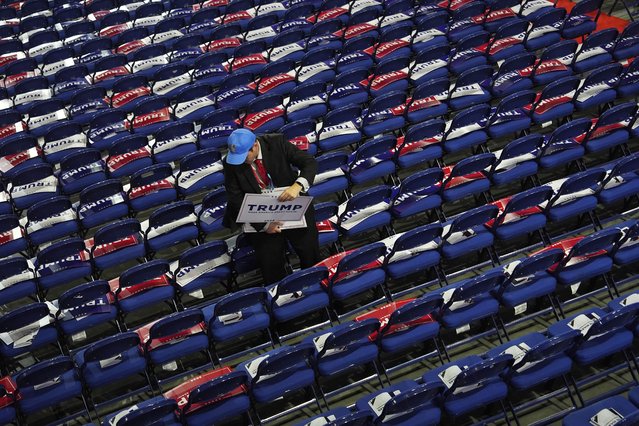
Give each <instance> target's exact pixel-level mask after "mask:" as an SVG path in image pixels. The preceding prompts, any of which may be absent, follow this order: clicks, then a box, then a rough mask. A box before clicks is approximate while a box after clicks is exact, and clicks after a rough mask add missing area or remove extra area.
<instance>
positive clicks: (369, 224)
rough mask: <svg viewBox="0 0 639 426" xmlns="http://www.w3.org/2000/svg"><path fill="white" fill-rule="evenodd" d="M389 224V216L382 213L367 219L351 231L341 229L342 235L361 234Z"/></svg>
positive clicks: (385, 212) (386, 213)
mask: <svg viewBox="0 0 639 426" xmlns="http://www.w3.org/2000/svg"><path fill="white" fill-rule="evenodd" d="M390 222H391V215H390V213H389V212H387V211H382V212H378V213H375V214H373V215H371V216H370V217H367V218H366V219H364V220H363V221H361V222H360V223H358V224H357V225H355V226H353V227H352V228H351V229H342V233H343V234H344V235H346V236H350V235H355V234H359V233H361V232H366V231H371V230H374V229H377V228H381V227H383V226H384V225H388V224H390Z"/></svg>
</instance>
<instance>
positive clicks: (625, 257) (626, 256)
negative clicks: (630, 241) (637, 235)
mask: <svg viewBox="0 0 639 426" xmlns="http://www.w3.org/2000/svg"><path fill="white" fill-rule="evenodd" d="M637 260H639V244H635V245H631V246H628V247H622V248H620V249H619V250H617V252H616V253H615V263H616V264H617V265H627V264H629V263H633V262H636V261H637Z"/></svg>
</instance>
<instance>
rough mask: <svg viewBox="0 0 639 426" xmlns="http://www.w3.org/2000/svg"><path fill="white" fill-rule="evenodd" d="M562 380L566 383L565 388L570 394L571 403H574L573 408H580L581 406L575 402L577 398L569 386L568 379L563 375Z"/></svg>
mask: <svg viewBox="0 0 639 426" xmlns="http://www.w3.org/2000/svg"><path fill="white" fill-rule="evenodd" d="M561 380H562V381H563V382H564V387H565V388H566V392H568V397H569V398H570V401H571V402H572V406H573V407H575V408H578V407H579V406H578V405H577V401H575V397H574V396H573V394H572V391H571V390H570V385H569V384H568V379H566V375H565V374H562V375H561Z"/></svg>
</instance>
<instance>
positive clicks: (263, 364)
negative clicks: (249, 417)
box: [237, 343, 322, 418]
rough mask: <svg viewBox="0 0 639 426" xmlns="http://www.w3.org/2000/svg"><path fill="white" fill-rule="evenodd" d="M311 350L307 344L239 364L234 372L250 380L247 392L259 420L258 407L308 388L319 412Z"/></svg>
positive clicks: (282, 348) (283, 348)
mask: <svg viewBox="0 0 639 426" xmlns="http://www.w3.org/2000/svg"><path fill="white" fill-rule="evenodd" d="M314 351H315V348H314V347H313V345H310V344H303V343H301V344H298V345H295V346H282V347H280V348H277V349H274V350H271V351H269V352H267V353H266V354H264V355H261V356H259V357H257V358H254V359H251V360H249V361H245V362H243V363H242V364H240V365H238V367H237V370H238V371H244V372H245V373H246V374H247V376H248V377H249V393H250V395H251V396H252V400H253V408H254V411H255V414H256V415H257V417H258V418H259V408H260V406H261V405H264V404H269V403H272V401H274V400H276V399H278V398H280V397H284V398H285V400H286V398H287V396H288V394H290V393H291V392H293V391H297V390H301V389H309V388H310V389H311V390H312V392H313V395H314V396H315V398H314V400H315V402H316V404H317V406H318V408H319V409H320V410H321V409H322V407H321V404H320V401H319V395H318V393H317V390H316V389H315V361H314Z"/></svg>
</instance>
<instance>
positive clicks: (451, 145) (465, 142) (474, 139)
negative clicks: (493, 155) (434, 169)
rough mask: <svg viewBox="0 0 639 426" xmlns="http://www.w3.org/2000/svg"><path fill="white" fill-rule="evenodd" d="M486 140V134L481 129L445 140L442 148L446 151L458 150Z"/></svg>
mask: <svg viewBox="0 0 639 426" xmlns="http://www.w3.org/2000/svg"><path fill="white" fill-rule="evenodd" d="M487 140H488V135H486V132H484V131H483V130H479V131H474V132H471V133H467V134H465V135H463V136H460V137H458V138H454V139H451V140H446V141H445V142H444V149H445V150H446V152H448V153H451V152H458V151H463V150H465V149H468V148H472V147H473V146H475V145H480V144H483V143H484V142H486V141H487Z"/></svg>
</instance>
